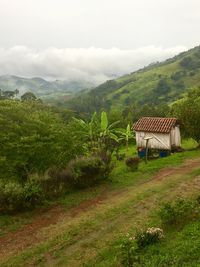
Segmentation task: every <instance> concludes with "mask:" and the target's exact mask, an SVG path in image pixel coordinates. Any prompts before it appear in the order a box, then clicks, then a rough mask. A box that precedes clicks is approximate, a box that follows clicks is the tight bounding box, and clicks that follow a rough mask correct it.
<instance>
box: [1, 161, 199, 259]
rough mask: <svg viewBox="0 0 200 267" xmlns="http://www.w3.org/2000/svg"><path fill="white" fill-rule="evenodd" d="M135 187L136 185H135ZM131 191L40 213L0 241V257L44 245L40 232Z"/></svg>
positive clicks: (162, 174) (188, 164) (186, 169)
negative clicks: (72, 206)
mask: <svg viewBox="0 0 200 267" xmlns="http://www.w3.org/2000/svg"><path fill="white" fill-rule="evenodd" d="M198 166H200V159H193V160H187V161H185V162H184V164H183V165H181V166H180V167H177V168H165V169H162V170H160V171H159V172H158V173H157V174H156V175H155V176H153V177H152V179H151V180H149V181H147V182H142V183H140V184H138V185H137V188H138V187H140V186H142V185H143V184H147V185H152V183H154V182H161V181H162V180H164V179H166V178H167V177H171V176H174V175H180V174H184V175H185V174H187V173H188V174H189V173H190V172H191V171H192V170H193V169H195V168H196V167H198ZM134 187H135V186H134ZM130 190H131V188H130V187H129V188H127V189H123V190H119V191H117V192H116V191H115V192H106V191H105V192H103V193H102V195H101V196H98V197H96V198H93V199H92V200H87V201H83V202H82V203H81V204H80V205H79V206H78V207H74V208H71V209H70V210H68V211H65V210H64V209H63V207H62V206H57V207H53V208H51V209H49V210H47V211H43V212H40V214H38V215H37V216H35V217H34V218H33V220H32V222H31V223H30V224H27V225H24V226H23V227H22V228H21V229H18V230H17V231H15V232H10V233H8V234H6V235H5V236H3V237H1V238H0V258H4V257H5V258H7V257H9V255H13V254H17V253H18V252H20V251H22V250H23V249H25V248H28V247H32V246H34V244H37V243H40V242H42V236H43V235H41V234H40V233H41V232H42V231H44V230H45V229H46V228H48V227H50V226H51V225H52V226H53V225H55V224H59V223H61V224H62V222H63V220H68V221H69V222H70V221H73V220H74V219H76V218H77V217H80V216H82V214H83V213H85V212H89V211H90V210H94V209H97V208H98V207H100V206H101V205H102V204H105V203H107V202H111V200H112V202H113V201H115V200H117V199H118V197H119V196H120V197H122V196H123V195H127V192H129V191H130Z"/></svg>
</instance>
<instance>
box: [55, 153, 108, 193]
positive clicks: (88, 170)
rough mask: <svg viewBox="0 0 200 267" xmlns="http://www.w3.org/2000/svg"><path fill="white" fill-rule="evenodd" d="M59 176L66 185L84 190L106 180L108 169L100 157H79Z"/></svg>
mask: <svg viewBox="0 0 200 267" xmlns="http://www.w3.org/2000/svg"><path fill="white" fill-rule="evenodd" d="M59 175H60V177H61V179H62V180H63V182H64V183H65V184H66V185H71V186H73V187H78V188H84V187H88V186H91V185H94V184H97V183H98V182H100V181H102V180H104V179H105V178H106V177H107V176H108V168H107V165H106V164H105V163H104V162H103V161H102V160H101V159H100V158H99V157H79V158H77V159H74V160H71V161H70V162H69V163H68V165H67V168H66V169H65V170H63V171H61V172H60V174H59Z"/></svg>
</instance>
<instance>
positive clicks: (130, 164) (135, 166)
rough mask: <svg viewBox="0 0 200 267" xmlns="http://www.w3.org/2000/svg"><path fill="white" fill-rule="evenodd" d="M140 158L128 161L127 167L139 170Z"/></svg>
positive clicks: (131, 158)
mask: <svg viewBox="0 0 200 267" xmlns="http://www.w3.org/2000/svg"><path fill="white" fill-rule="evenodd" d="M139 162H140V158H139V157H130V158H127V159H126V166H127V167H129V168H130V169H131V170H137V169H138V166H139Z"/></svg>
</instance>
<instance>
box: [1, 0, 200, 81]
mask: <svg viewBox="0 0 200 267" xmlns="http://www.w3.org/2000/svg"><path fill="white" fill-rule="evenodd" d="M199 25H200V1H199V0H0V38H1V39H0V40H1V42H0V75H3V74H14V75H21V76H27V77H31V76H42V77H44V78H50V79H54V78H61V79H82V78H85V79H90V78H91V79H92V80H96V81H97V82H100V81H102V80H105V79H107V78H110V77H112V75H122V74H125V73H127V72H130V71H133V70H135V69H137V68H140V67H143V66H144V65H147V64H149V63H151V62H152V61H157V60H163V59H165V58H167V57H171V56H173V55H175V54H176V53H179V52H181V51H183V50H186V49H189V48H191V47H194V46H196V45H198V44H199Z"/></svg>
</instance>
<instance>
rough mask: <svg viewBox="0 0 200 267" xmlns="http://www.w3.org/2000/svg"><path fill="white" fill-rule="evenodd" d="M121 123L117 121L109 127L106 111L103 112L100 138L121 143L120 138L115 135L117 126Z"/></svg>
mask: <svg viewBox="0 0 200 267" xmlns="http://www.w3.org/2000/svg"><path fill="white" fill-rule="evenodd" d="M118 123H119V121H115V122H113V123H111V124H110V125H109V123H108V117H107V114H106V112H105V111H102V112H101V132H100V138H102V139H105V138H110V139H113V140H114V141H116V142H119V138H118V136H117V135H116V134H115V131H116V129H115V126H116V125H117V124H118Z"/></svg>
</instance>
